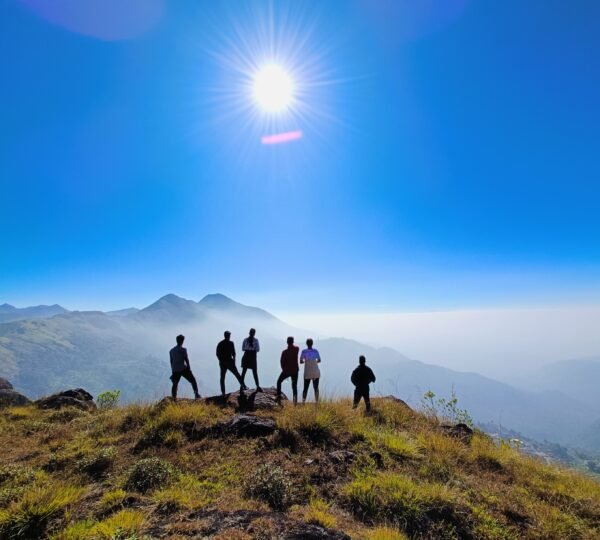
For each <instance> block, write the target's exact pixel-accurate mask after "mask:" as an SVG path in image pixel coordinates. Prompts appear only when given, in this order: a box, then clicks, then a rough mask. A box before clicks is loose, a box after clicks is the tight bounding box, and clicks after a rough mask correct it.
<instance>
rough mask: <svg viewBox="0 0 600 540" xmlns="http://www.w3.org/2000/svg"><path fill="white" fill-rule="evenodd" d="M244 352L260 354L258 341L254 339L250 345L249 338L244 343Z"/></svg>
mask: <svg viewBox="0 0 600 540" xmlns="http://www.w3.org/2000/svg"><path fill="white" fill-rule="evenodd" d="M242 351H250V352H258V351H260V345H259V343H258V339H256V338H254V340H253V341H252V344H250V338H249V337H247V338H246V339H245V340H244V342H243V343H242Z"/></svg>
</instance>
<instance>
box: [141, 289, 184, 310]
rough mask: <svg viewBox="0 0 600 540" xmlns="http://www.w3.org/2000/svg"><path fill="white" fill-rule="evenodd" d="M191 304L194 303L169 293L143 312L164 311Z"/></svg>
mask: <svg viewBox="0 0 600 540" xmlns="http://www.w3.org/2000/svg"><path fill="white" fill-rule="evenodd" d="M191 304H195V302H194V301H193V300H188V299H186V298H182V297H181V296H177V295H176V294H173V293H169V294H165V295H164V296H161V297H160V298H159V299H158V300H157V301H156V302H154V303H152V304H150V305H149V306H147V307H145V308H144V311H146V310H148V311H153V310H157V309H164V308H170V307H174V308H180V307H187V306H189V305H191Z"/></svg>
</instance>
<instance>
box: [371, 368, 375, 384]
mask: <svg viewBox="0 0 600 540" xmlns="http://www.w3.org/2000/svg"><path fill="white" fill-rule="evenodd" d="M371 382H375V373H373V370H371Z"/></svg>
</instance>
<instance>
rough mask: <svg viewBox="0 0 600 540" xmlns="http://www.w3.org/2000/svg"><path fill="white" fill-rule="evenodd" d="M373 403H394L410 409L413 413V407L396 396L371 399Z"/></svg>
mask: <svg viewBox="0 0 600 540" xmlns="http://www.w3.org/2000/svg"><path fill="white" fill-rule="evenodd" d="M371 401H372V402H375V403H376V402H377V401H391V402H392V403H396V404H397V405H402V407H404V408H406V409H408V410H409V411H412V407H411V406H410V405H409V404H408V403H406V401H404V400H403V399H400V398H397V397H396V396H391V395H390V396H383V397H380V398H371Z"/></svg>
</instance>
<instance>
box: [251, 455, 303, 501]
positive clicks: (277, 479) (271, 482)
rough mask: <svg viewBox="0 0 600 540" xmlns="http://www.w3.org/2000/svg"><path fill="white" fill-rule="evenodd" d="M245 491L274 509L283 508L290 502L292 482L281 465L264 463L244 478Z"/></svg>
mask: <svg viewBox="0 0 600 540" xmlns="http://www.w3.org/2000/svg"><path fill="white" fill-rule="evenodd" d="M245 492H246V495H247V496H249V497H254V498H256V499H259V500H261V501H264V502H266V503H267V504H268V505H269V506H270V507H271V508H273V509H274V510H285V509H286V508H288V507H289V506H290V504H291V499H292V483H291V482H290V480H289V478H288V477H287V475H286V474H285V472H284V471H283V469H282V468H281V467H279V466H277V465H271V464H269V463H265V464H264V465H261V466H259V467H258V468H257V469H256V470H255V471H254V472H253V473H252V474H251V475H250V476H249V477H248V478H247V479H246V485H245Z"/></svg>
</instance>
